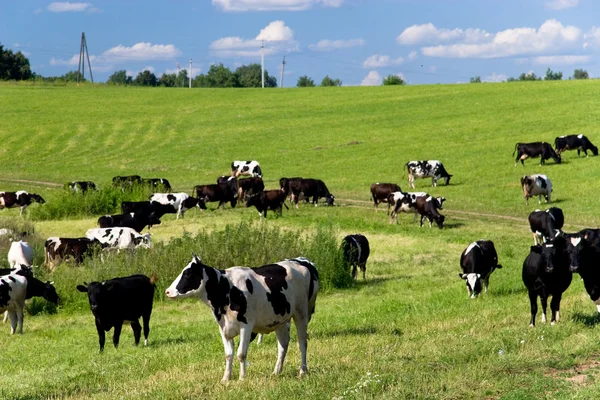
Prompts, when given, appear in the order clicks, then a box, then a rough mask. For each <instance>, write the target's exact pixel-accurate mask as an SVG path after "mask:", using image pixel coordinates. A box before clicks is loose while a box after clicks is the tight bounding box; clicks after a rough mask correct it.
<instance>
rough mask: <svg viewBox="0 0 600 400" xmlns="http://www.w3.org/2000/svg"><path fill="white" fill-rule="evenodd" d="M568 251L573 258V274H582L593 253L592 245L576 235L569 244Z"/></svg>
mask: <svg viewBox="0 0 600 400" xmlns="http://www.w3.org/2000/svg"><path fill="white" fill-rule="evenodd" d="M567 251H568V252H569V254H570V257H571V260H570V261H571V265H570V268H569V269H570V270H571V272H577V273H581V270H582V269H583V267H585V266H586V265H587V263H586V262H585V260H586V259H587V258H589V256H590V252H591V251H592V249H591V246H590V243H589V242H588V241H587V240H586V239H585V238H583V237H581V236H579V235H574V236H572V237H570V238H569V240H568V242H567Z"/></svg>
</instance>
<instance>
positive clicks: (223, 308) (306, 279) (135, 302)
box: [0, 135, 600, 381]
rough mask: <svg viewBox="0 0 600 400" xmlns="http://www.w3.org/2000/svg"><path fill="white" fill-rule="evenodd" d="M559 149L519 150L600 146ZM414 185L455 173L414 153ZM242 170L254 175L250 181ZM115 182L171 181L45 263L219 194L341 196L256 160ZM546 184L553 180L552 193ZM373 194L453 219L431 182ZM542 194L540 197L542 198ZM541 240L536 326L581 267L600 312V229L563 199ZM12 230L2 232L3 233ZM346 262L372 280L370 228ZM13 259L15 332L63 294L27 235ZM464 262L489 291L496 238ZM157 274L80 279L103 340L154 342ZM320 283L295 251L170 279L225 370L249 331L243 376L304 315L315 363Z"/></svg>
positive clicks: (195, 268)
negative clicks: (176, 177) (572, 221)
mask: <svg viewBox="0 0 600 400" xmlns="http://www.w3.org/2000/svg"><path fill="white" fill-rule="evenodd" d="M555 146H556V150H553V149H552V148H551V147H550V146H549V145H548V143H545V142H543V143H529V144H517V146H516V148H515V150H516V151H518V155H517V160H516V162H517V161H518V160H521V162H523V160H524V159H526V158H528V157H538V156H541V157H542V163H543V162H544V161H545V160H546V159H548V158H554V160H555V161H556V162H557V163H560V160H561V158H560V153H561V152H562V151H564V150H574V149H577V150H578V154H579V151H580V150H583V151H584V153H585V154H586V155H587V150H591V151H592V152H593V154H594V155H597V148H596V147H595V146H593V145H592V144H591V142H589V140H588V139H587V138H586V137H585V136H583V135H572V136H566V137H560V138H557V139H556V141H555ZM405 167H406V169H407V170H408V176H409V178H408V182H409V187H411V188H414V180H415V179H416V178H428V177H430V178H432V186H434V187H435V186H436V185H437V181H438V180H444V182H445V184H446V185H447V184H449V182H450V178H451V177H452V175H450V174H448V172H447V171H446V169H445V168H444V166H443V165H442V163H441V162H440V161H437V160H427V161H411V162H408V163H406V165H405ZM240 175H250V177H249V178H246V179H240V180H238V177H239V176H240ZM113 184H114V185H115V186H117V187H120V188H121V189H123V190H127V189H130V188H133V187H134V186H136V185H147V186H151V187H153V188H163V189H164V190H165V191H167V193H155V194H153V195H152V196H151V197H150V198H149V200H148V201H144V202H123V203H122V204H121V210H122V214H118V215H106V216H102V217H100V218H99V220H98V225H99V226H100V227H99V228H92V229H89V230H88V231H87V233H86V237H85V238H59V237H51V238H49V239H48V240H47V241H46V243H45V262H46V265H47V266H49V268H50V269H53V268H55V267H56V265H57V264H58V263H60V261H62V259H64V258H65V257H72V258H73V259H74V260H75V262H81V261H82V259H83V257H84V255H86V254H88V252H89V250H90V248H91V247H92V246H94V245H98V246H100V247H101V248H106V247H111V248H118V249H124V248H129V249H133V248H136V247H140V246H143V247H150V246H151V237H150V234H145V235H142V234H141V231H142V230H143V229H144V228H146V227H147V226H148V227H151V226H152V225H156V224H160V218H161V217H162V216H163V215H165V214H167V213H173V214H177V218H178V219H179V218H180V217H181V218H183V216H184V214H185V212H186V211H187V210H189V209H191V208H194V207H198V208H200V209H206V203H207V202H219V205H218V207H224V205H225V204H226V203H230V204H231V207H235V206H236V204H237V202H238V201H245V204H246V207H250V206H255V207H256V209H257V210H258V212H259V215H260V217H261V218H262V217H263V216H264V217H266V214H267V210H268V209H271V210H273V211H276V212H279V213H280V214H281V212H282V207H283V206H285V207H286V208H287V205H285V201H286V199H287V198H288V197H289V198H290V202H291V203H293V204H295V205H296V207H298V201H299V199H300V197H301V196H302V195H303V196H304V198H305V200H306V201H307V202H308V201H309V200H311V199H312V203H313V204H314V205H315V206H316V205H317V202H318V200H319V199H320V198H325V201H326V203H327V205H333V203H334V196H333V195H332V194H331V193H330V192H329V190H328V189H327V186H326V185H325V183H324V182H323V181H321V180H317V179H303V178H300V177H295V178H281V179H280V181H279V184H280V187H279V189H277V190H264V183H263V181H262V170H261V168H260V166H259V165H258V163H257V162H256V161H242V162H239V161H235V162H233V163H232V170H231V175H230V176H221V177H219V178H218V180H217V183H216V184H209V185H199V186H195V187H194V189H193V196H190V195H188V194H187V193H170V192H171V186H170V183H169V182H168V181H167V180H166V179H143V178H141V177H140V176H137V175H134V176H127V177H115V178H113ZM521 185H522V187H523V190H524V194H525V199H526V201H527V200H528V198H529V197H532V196H535V195H538V196H542V195H543V196H545V197H546V199H547V201H548V202H549V201H550V193H551V192H552V184H551V182H550V181H549V179H548V178H547V177H546V176H545V175H534V176H530V177H528V176H525V177H523V178H522V179H521ZM66 187H67V189H69V190H71V191H73V192H83V193H85V192H87V191H89V190H96V185H95V184H94V183H93V182H91V181H80V182H71V183H69V184H67V185H66ZM542 189H544V190H545V192H544V191H542ZM371 196H372V199H373V202H374V207H375V210H376V211H377V210H378V206H379V204H380V203H387V204H388V214H389V216H390V223H393V222H394V221H396V222H397V221H398V214H399V213H402V212H405V213H412V214H414V215H415V220H416V217H417V214H419V215H420V217H421V226H422V225H423V221H424V219H428V220H429V225H430V227H431V226H432V224H433V222H434V221H435V223H436V225H437V226H438V227H439V228H440V229H441V228H443V223H444V219H445V218H444V216H443V215H441V214H440V213H439V212H438V210H442V209H443V203H444V201H445V200H446V199H445V198H444V197H433V196H430V195H429V194H427V193H425V192H403V191H402V190H401V188H400V186H398V185H397V184H393V183H375V184H373V185H371ZM540 201H541V200H540ZM32 202H39V203H42V204H43V203H44V199H43V198H41V196H39V195H36V194H30V193H27V192H25V191H19V192H0V209H1V208H10V207H16V206H18V207H20V208H21V213H22V212H23V210H24V209H25V208H26V207H27V206H28V205H30V204H31V203H32ZM529 223H530V228H531V232H532V234H533V238H534V246H532V247H531V249H530V253H529V255H528V256H527V258H526V259H525V261H524V263H523V272H522V278H523V282H524V284H525V286H526V287H527V289H528V292H529V299H530V302H531V321H530V326H534V325H535V316H536V313H537V297H538V296H539V297H540V298H541V304H542V321H543V322H545V321H546V307H547V299H548V297H549V296H552V301H551V304H550V307H551V311H552V317H551V322H552V323H555V322H556V321H558V319H559V308H560V300H561V296H562V293H564V291H565V290H567V288H568V287H569V285H570V283H571V280H572V273H573V272H577V273H579V274H580V276H581V277H582V279H583V281H584V285H585V288H586V290H587V292H588V294H589V295H590V298H591V299H592V301H593V302H594V303H595V304H596V305H597V310H598V316H599V318H600V271H598V272H596V268H594V265H593V264H594V262H595V260H596V259H598V258H600V229H584V230H582V231H581V232H578V233H571V234H569V233H565V232H563V231H562V227H563V225H564V215H563V213H562V210H560V209H558V208H555V207H553V208H550V209H549V210H546V211H539V210H538V211H534V212H532V213H531V214H530V216H529ZM2 233H3V232H0V234H2ZM342 251H343V254H344V258H345V262H346V263H348V264H349V266H351V267H352V277H353V278H356V276H357V272H358V271H357V270H358V268H360V270H361V271H362V274H363V279H364V278H365V272H366V262H367V259H368V257H369V254H370V246H369V242H368V240H367V238H366V237H365V236H363V235H360V234H355V235H348V236H346V237H345V238H344V239H343V241H342ZM8 260H9V263H10V265H11V268H10V269H4V270H0V312H4V311H7V313H8V316H9V317H10V320H11V334H13V333H15V332H16V331H17V325H18V331H19V332H22V329H23V306H24V302H25V299H29V298H31V297H33V296H41V297H43V298H45V299H46V300H48V301H51V302H53V303H55V304H58V301H59V297H58V294H57V292H56V290H55V288H54V286H53V283H52V282H49V281H48V282H41V281H39V280H37V279H36V278H35V277H34V276H33V273H32V271H31V265H32V261H33V251H32V249H31V247H30V246H29V245H28V243H26V242H23V241H14V242H12V243H11V248H10V250H9V253H8ZM460 266H461V269H462V272H461V273H459V277H460V278H461V279H462V280H464V281H465V284H466V288H467V292H468V295H469V296H470V297H471V298H475V297H477V296H478V295H479V294H480V293H481V292H482V290H485V291H486V292H487V290H488V286H489V278H490V275H491V273H492V272H493V271H494V270H496V269H500V268H502V266H501V265H500V264H499V263H498V254H497V252H496V248H495V246H494V243H493V242H492V241H489V240H479V241H476V242H473V243H471V244H469V245H468V247H467V248H466V249H465V250H464V251H463V252H462V254H461V256H460ZM155 280H156V279H155V277H147V276H145V275H133V276H129V277H124V278H115V279H109V280H106V281H103V282H90V283H84V284H83V285H78V286H77V290H78V291H80V292H84V293H87V295H88V300H89V304H90V308H91V311H92V314H93V315H94V317H95V324H96V328H97V331H98V337H99V344H100V351H102V350H103V349H104V344H105V332H108V331H109V330H110V329H113V328H114V331H113V344H114V346H115V347H117V346H118V344H119V338H120V334H121V329H122V325H123V323H124V322H130V323H131V327H132V330H133V333H134V339H135V344H136V345H137V344H138V343H139V341H140V338H141V332H142V326H141V325H140V323H139V319H140V318H142V322H143V332H144V339H145V340H144V344H148V335H149V332H150V325H149V321H150V316H151V313H152V306H153V298H154V290H155ZM318 291H319V277H318V272H317V268H316V266H315V265H314V264H313V263H312V262H311V261H310V260H307V259H305V258H294V259H288V260H284V261H281V262H278V263H274V264H269V265H265V266H262V267H258V268H246V267H233V268H228V269H225V270H222V269H217V268H212V267H210V266H208V265H205V264H204V263H203V262H202V261H201V259H200V258H199V257H197V256H196V255H194V256H193V257H192V260H191V261H190V262H189V263H188V264H187V265H186V266H185V267H184V268H183V270H182V272H181V273H180V274H179V276H178V277H176V278H175V280H174V281H173V282H172V283H171V285H170V286H169V287H168V288H167V290H166V292H165V295H166V296H167V297H168V298H171V299H175V298H185V297H191V296H194V297H198V298H200V299H201V300H202V301H203V302H204V303H205V304H206V305H207V306H208V307H209V308H210V309H211V311H212V313H213V315H214V318H215V320H216V322H217V324H218V326H219V330H220V333H221V337H222V340H223V345H224V350H225V356H226V357H225V359H226V365H225V372H224V375H223V380H224V381H227V380H229V379H230V378H231V375H232V363H233V351H234V348H233V346H234V343H233V339H234V338H235V337H236V336H238V335H239V336H240V342H239V347H238V351H237V358H238V361H239V363H240V379H241V378H244V376H245V374H246V355H247V351H248V345H249V343H250V342H251V341H252V340H253V339H254V338H255V336H257V335H259V334H266V333H270V332H276V336H277V341H278V358H277V363H276V365H275V369H274V373H276V374H277V373H280V372H281V370H282V367H283V362H284V359H285V356H286V352H287V348H288V345H289V340H290V321H291V320H292V319H293V320H294V322H295V325H296V330H297V337H298V343H299V346H300V353H301V366H300V373H301V374H303V373H305V372H307V364H306V347H307V337H308V332H307V325H308V322H309V321H310V319H311V316H312V314H313V313H314V311H315V302H316V297H317V293H318Z"/></svg>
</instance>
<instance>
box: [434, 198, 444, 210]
mask: <svg viewBox="0 0 600 400" xmlns="http://www.w3.org/2000/svg"><path fill="white" fill-rule="evenodd" d="M435 201H436V205H435V206H436V207H437V208H438V209H440V210H443V209H444V202H445V201H446V198H445V197H436V198H435Z"/></svg>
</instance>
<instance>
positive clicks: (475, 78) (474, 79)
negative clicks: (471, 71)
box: [471, 76, 481, 83]
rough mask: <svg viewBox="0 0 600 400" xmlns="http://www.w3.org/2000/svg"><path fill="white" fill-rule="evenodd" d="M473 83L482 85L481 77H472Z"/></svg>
mask: <svg viewBox="0 0 600 400" xmlns="http://www.w3.org/2000/svg"><path fill="white" fill-rule="evenodd" d="M471 83H481V77H480V76H476V77H471Z"/></svg>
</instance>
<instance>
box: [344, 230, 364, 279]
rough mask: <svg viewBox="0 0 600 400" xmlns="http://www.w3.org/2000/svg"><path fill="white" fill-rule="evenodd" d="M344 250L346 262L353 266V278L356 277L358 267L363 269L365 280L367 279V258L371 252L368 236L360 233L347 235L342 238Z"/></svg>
mask: <svg viewBox="0 0 600 400" xmlns="http://www.w3.org/2000/svg"><path fill="white" fill-rule="evenodd" d="M342 251H343V253H344V262H345V263H346V264H347V265H349V266H352V279H356V275H357V267H360V270H361V271H362V274H363V280H364V279H366V276H365V274H366V271H367V259H368V258H369V254H370V253H371V249H370V247H369V241H368V240H367V238H366V237H365V236H363V235H360V234H354V235H348V236H346V237H345V238H344V239H343V240H342Z"/></svg>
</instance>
